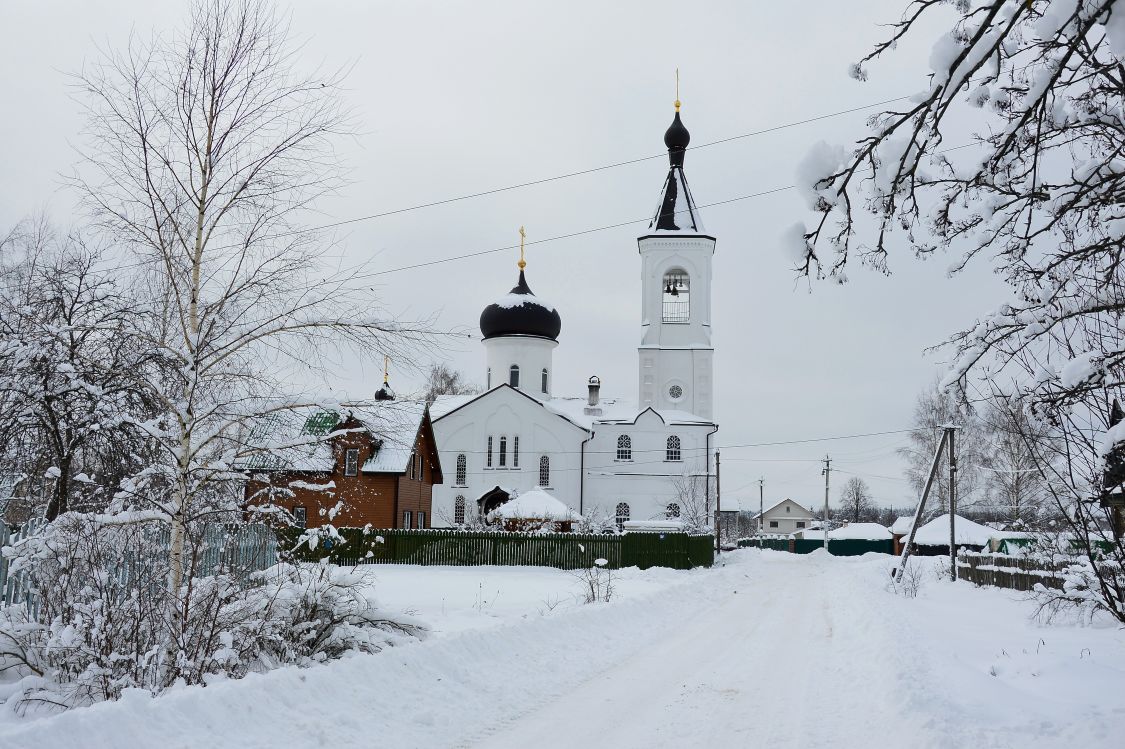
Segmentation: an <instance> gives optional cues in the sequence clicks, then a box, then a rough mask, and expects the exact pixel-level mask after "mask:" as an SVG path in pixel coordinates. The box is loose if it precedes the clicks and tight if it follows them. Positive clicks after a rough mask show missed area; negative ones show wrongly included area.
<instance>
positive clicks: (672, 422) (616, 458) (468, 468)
mask: <svg viewBox="0 0 1125 749" xmlns="http://www.w3.org/2000/svg"><path fill="white" fill-rule="evenodd" d="M679 108H680V104H679V102H678V101H677V102H676V115H675V119H674V120H673V122H672V125H671V127H669V128H668V130H667V132H666V133H665V134H664V143H665V145H666V146H667V147H668V160H669V162H670V165H669V169H668V177H667V179H666V181H665V184H664V189H663V192H662V195H661V200H660V204H659V205H658V206H657V210H656V214H655V216H654V217H653V219H652V222H651V223H650V224H649V227H648V231H647V232H646V233H645V234H644V235H642V236H640V237H638V239H637V249H638V251H639V253H640V257H641V343H640V346H639V348H638V352H637V401H636V402H635V403H624V402H621V401H612V400H605V399H602V398H601V397H600V392H599V391H600V384H601V383H600V382H599V380H598V378H597V377H596V376H595V377H591V378H590V381H589V392H588V393H587V394H586V395H585V397H580V398H566V397H558V396H556V395H555V394H554V392H553V386H554V379H553V373H554V367H553V356H554V350H555V348H556V347H557V346H558V344H559V333H560V332H561V330H562V318H561V317H560V315H559V312H558V310H556V309H555V308H554V307H553V306H552V305H550V304H548V303H547V302H545V301H543V300H541V299H539V298H538V297H536V296H535V295H534V294H533V293H532V291H531V288H530V287H529V286H528V283H527V278H526V274H525V272H524V267H525V263H524V261H523V259H522V257H521V259H520V262H519V269H520V272H519V281H518V283H517V284H516V286H515V288H513V289H512V290H511V291H510V292H508V293H507V294H505V295H504V296H502V297H501V298H500V299H498V300H497V301H496V302H494V303H493V304H490V305H489V306H488V307H486V308H485V309H484V311H483V312H482V313H481V316H480V330H481V334H482V337H483V344H484V348H485V357H486V363H487V373H486V390H485V392H483V393H480V394H475V395H450V396H440V397H439V398H438V399H437V400H436V401H435V402H434V404H433V406H432V407H431V409H430V414H431V418H432V419H433V425H434V434H435V437H436V440H437V445H438V450H439V453H440V456H441V463H442V466H443V467H445V483H444V484H443V485H435V486H434V487H433V515H432V517H433V521H434V525H435V526H441V525H445V526H448V525H457V524H460V523H464V522H466V521H467V520H470V519H471V518H472V517H473V515H474V514H482V515H483V514H486V513H487V512H489V511H491V510H492V509H494V508H495V507H496V506H498V505H500V504H502V503H503V502H505V501H507V500H508V499H509V498H510V497H512V496H514V495H518V494H520V493H522V492H526V491H529V490H531V489H534V488H536V487H542V488H544V489H545V490H546V491H547V492H549V493H550V494H551V495H553V496H554V497H556V498H557V499H559V500H560V501H562V502H564V503H565V504H567V505H568V506H570V507H571V508H572V509H573V510H575V511H576V512H577V513H578V514H579V515H582V516H583V517H586V518H588V519H591V520H593V519H601V520H603V521H607V522H616V523H617V525H618V527H620V526H621V525H622V524H623V523H624V522H627V521H630V520H633V521H637V520H665V519H673V518H683V519H689V518H688V517H687V515H688V513H694V514H695V515H696V516H699V515H701V514H702V512H703V510H704V505H706V504H708V503H707V502H706V500H705V497H709V496H711V493H712V492H713V491H714V465H713V463H714V460H713V457H712V456H713V454H714V446H715V441H714V440H715V433H716V432H717V431H718V425H717V423H716V422H715V416H714V411H713V408H712V403H713V393H714V388H713V380H712V378H713V356H714V349H713V348H712V345H711V262H712V258H713V256H714V253H715V238H714V237H712V236H710V235H708V234H707V233H706V232H705V231H704V229H703V225H702V223H701V221H700V216H699V211H698V209H697V208H696V206H695V202H694V200H693V199H692V196H691V192H690V191H689V190H688V184H687V180H686V179H685V177H684V170H683V164H684V154H685V150H686V149H687V145H688V142H689V139H690V136H689V134H688V131H687V128H686V127H684V125H683V123H682V122H681V121H680V113H679ZM688 505H690V506H688ZM707 509H709V510H710V511H712V512H713V510H714V508H713V506H710V507H707Z"/></svg>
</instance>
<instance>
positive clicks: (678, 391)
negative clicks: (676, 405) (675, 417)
mask: <svg viewBox="0 0 1125 749" xmlns="http://www.w3.org/2000/svg"><path fill="white" fill-rule="evenodd" d="M668 397H669V398H671V399H672V400H674V401H678V400H679V399H680V398H683V397H684V389H683V388H682V387H680V386H679V385H673V386H672V387H670V388H668Z"/></svg>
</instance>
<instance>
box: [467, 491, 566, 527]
mask: <svg viewBox="0 0 1125 749" xmlns="http://www.w3.org/2000/svg"><path fill="white" fill-rule="evenodd" d="M488 517H489V518H502V519H504V520H519V519H535V520H555V521H567V520H570V521H578V520H581V519H582V516H581V515H579V514H578V513H577V512H575V511H574V510H572V509H570V507H568V506H567V505H566V504H564V503H563V502H561V501H560V500H558V499H556V498H555V497H553V496H551V495H550V494H548V493H547V492H545V491H543V490H542V489H531V490H529V491H526V492H524V493H523V494H520V495H518V496H516V497H513V498H512V499H509V500H508V501H507V502H505V503H504V504H502V505H500V506H499V507H497V508H496V509H495V510H493V511H492V512H490V513H488Z"/></svg>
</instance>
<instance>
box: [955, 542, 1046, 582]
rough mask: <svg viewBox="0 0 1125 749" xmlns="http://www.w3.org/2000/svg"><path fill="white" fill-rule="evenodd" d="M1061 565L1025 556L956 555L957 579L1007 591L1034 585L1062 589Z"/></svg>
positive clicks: (962, 553) (969, 552) (964, 552)
mask: <svg viewBox="0 0 1125 749" xmlns="http://www.w3.org/2000/svg"><path fill="white" fill-rule="evenodd" d="M1065 566H1066V565H1065V564H1058V563H1053V562H1047V561H1044V560H1042V559H1036V558H1035V557H1027V556H1005V555H1003V554H978V553H976V552H972V551H962V552H960V553H959V554H958V555H957V577H958V578H959V579H961V580H967V581H968V582H971V583H976V584H977V585H994V586H996V587H997V588H1009V589H1011V590H1024V591H1027V590H1032V589H1034V587H1035V586H1036V585H1037V584H1042V585H1044V586H1046V587H1048V588H1056V589H1058V590H1062V587H1063V579H1062V577H1061V576H1060V574H1059V573H1060V572H1061V571H1062V570H1063V569H1064V568H1065Z"/></svg>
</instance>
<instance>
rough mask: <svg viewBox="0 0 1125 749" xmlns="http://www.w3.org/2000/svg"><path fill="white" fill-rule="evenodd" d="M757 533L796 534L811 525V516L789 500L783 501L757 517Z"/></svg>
mask: <svg viewBox="0 0 1125 749" xmlns="http://www.w3.org/2000/svg"><path fill="white" fill-rule="evenodd" d="M757 520H758V533H796V532H797V531H800V530H804V529H805V528H808V527H810V526H811V525H812V522H813V514H812V513H811V512H809V511H808V510H806V509H805V508H804V507H802V506H801V505H799V504H797V503H796V502H794V501H793V500H791V499H788V498H786V499H783V500H781V501H780V502H778V503H777V504H775V505H774V506H773V507H770V508H769V509H767V510H766V511H765V512H763V513H761V515H759V516H757Z"/></svg>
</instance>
